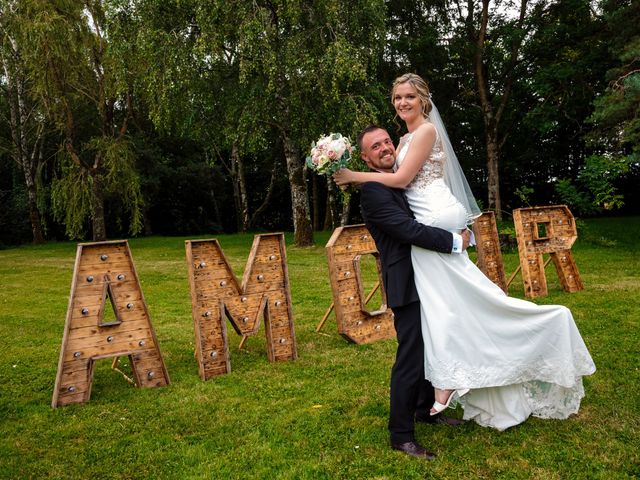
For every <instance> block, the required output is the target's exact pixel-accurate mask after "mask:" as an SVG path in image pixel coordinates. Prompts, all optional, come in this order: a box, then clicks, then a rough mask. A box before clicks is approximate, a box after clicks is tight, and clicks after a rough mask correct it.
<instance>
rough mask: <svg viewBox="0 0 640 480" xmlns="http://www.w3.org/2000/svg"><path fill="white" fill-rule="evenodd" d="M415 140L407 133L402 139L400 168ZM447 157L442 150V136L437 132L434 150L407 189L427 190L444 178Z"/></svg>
mask: <svg viewBox="0 0 640 480" xmlns="http://www.w3.org/2000/svg"><path fill="white" fill-rule="evenodd" d="M411 140H413V133H407V134H406V135H405V136H404V137H403V139H402V146H401V147H400V153H399V154H398V158H397V162H398V166H400V165H402V162H403V160H404V158H405V157H406V155H407V151H408V150H409V145H410V144H411ZM446 159H447V157H446V155H445V152H444V149H443V148H442V142H441V141H440V135H439V134H438V132H436V141H435V143H434V144H433V149H432V150H431V153H430V154H429V157H428V158H427V160H426V161H425V162H424V164H423V165H422V167H421V168H420V170H418V173H417V174H416V176H415V177H414V178H413V180H412V181H411V183H410V184H409V185H408V186H407V188H413V189H425V188H427V187H428V186H429V185H430V184H431V183H432V182H433V181H434V180H439V179H442V178H443V177H444V162H445V161H446Z"/></svg>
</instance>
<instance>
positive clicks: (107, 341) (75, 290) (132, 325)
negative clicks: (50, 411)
mask: <svg viewBox="0 0 640 480" xmlns="http://www.w3.org/2000/svg"><path fill="white" fill-rule="evenodd" d="M107 298H108V299H109V301H110V302H111V306H112V307H113V312H114V314H115V320H113V321H108V322H105V321H104V309H105V305H106V301H107ZM122 356H128V357H129V359H130V361H131V367H132V369H133V374H134V377H135V378H134V381H135V383H136V385H137V386H139V387H159V386H163V385H167V384H169V374H168V373H167V370H166V368H165V366H164V361H163V359H162V354H161V353H160V347H159V346H158V341H157V339H156V334H155V332H154V330H153V326H152V325H151V320H150V319H149V312H148V310H147V305H146V303H145V301H144V296H143V295H142V289H141V288H140V282H139V280H138V274H137V273H136V269H135V267H134V265H133V260H132V258H131V252H130V251H129V244H128V243H127V242H126V241H124V240H123V241H113V242H98V243H84V244H79V245H78V249H77V253H76V263H75V268H74V271H73V279H72V281H71V295H70V297H69V308H68V310H67V320H66V322H65V325H64V334H63V337H62V349H61V350H60V359H59V362H58V374H57V376H56V384H55V388H54V390H53V400H52V401H51V406H52V407H53V408H56V407H58V406H61V405H68V404H70V403H83V402H87V401H88V400H89V398H90V396H91V383H92V380H93V367H94V362H95V360H98V359H101V358H110V357H122Z"/></svg>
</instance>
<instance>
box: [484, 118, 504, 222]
mask: <svg viewBox="0 0 640 480" xmlns="http://www.w3.org/2000/svg"><path fill="white" fill-rule="evenodd" d="M497 136H498V132H497V128H496V127H494V128H491V129H489V128H487V134H486V139H487V140H486V143H487V174H488V178H487V190H488V192H489V199H488V200H489V209H490V210H493V211H494V212H495V214H496V218H497V219H498V220H502V202H501V200H500V178H499V175H498V159H499V157H500V148H499V145H498V139H497Z"/></svg>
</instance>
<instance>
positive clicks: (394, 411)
mask: <svg viewBox="0 0 640 480" xmlns="http://www.w3.org/2000/svg"><path fill="white" fill-rule="evenodd" d="M393 313H394V325H395V328H396V336H397V340H398V351H397V353H396V361H395V363H394V365H393V368H392V370H391V404H390V415H389V433H390V434H391V443H394V444H397V443H404V442H411V441H414V440H415V438H414V429H415V415H416V411H418V414H419V416H422V417H424V416H425V414H426V415H428V413H427V411H428V410H429V408H431V406H432V405H433V402H434V400H435V398H434V393H433V386H432V385H431V382H429V381H427V380H425V378H424V342H423V340H422V327H421V322H420V302H413V303H410V304H409V305H404V306H402V307H394V308H393ZM423 410H424V411H423Z"/></svg>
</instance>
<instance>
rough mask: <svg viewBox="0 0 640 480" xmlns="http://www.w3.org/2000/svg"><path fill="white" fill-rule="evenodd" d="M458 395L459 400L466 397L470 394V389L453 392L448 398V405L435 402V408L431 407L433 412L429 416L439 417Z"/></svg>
mask: <svg viewBox="0 0 640 480" xmlns="http://www.w3.org/2000/svg"><path fill="white" fill-rule="evenodd" d="M456 393H457V394H458V398H460V397H462V396H463V395H466V394H467V393H469V389H468V388H463V389H460V390H452V391H451V393H450V394H449V398H447V403H440V402H439V401H437V400H436V401H435V402H433V407H431V410H429V414H431V415H437V414H439V413H440V412H443V411H444V410H446V409H447V408H449V404H450V403H451V400H452V399H453V396H454V395H455V394H456Z"/></svg>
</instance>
